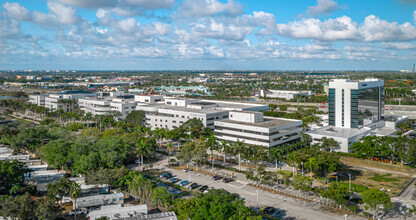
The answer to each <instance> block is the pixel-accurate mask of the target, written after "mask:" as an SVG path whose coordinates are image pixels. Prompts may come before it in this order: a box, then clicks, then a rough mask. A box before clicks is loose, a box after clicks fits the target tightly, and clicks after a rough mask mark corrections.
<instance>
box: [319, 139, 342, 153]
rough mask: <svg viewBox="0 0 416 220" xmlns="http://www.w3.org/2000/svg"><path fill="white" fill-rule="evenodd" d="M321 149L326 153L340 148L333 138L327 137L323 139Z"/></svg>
mask: <svg viewBox="0 0 416 220" xmlns="http://www.w3.org/2000/svg"><path fill="white" fill-rule="evenodd" d="M321 142H322V144H321V148H322V149H323V150H324V151H333V149H335V148H337V147H338V146H339V143H338V142H337V141H336V140H334V139H333V138H327V137H323V138H322V139H321Z"/></svg>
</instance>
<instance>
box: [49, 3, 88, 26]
mask: <svg viewBox="0 0 416 220" xmlns="http://www.w3.org/2000/svg"><path fill="white" fill-rule="evenodd" d="M47 5H48V9H49V11H50V12H51V13H52V14H51V16H53V17H54V18H56V19H57V20H58V22H59V23H61V24H76V23H78V22H80V21H81V18H80V17H79V16H78V15H77V10H76V9H74V8H72V7H68V6H65V5H63V4H60V3H57V2H48V3H47Z"/></svg>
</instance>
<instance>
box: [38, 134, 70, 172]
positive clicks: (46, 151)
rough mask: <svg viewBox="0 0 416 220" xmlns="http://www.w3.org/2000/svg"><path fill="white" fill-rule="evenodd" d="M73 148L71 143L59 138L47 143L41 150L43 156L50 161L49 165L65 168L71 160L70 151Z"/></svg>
mask: <svg viewBox="0 0 416 220" xmlns="http://www.w3.org/2000/svg"><path fill="white" fill-rule="evenodd" d="M70 150H71V143H69V142H68V141H66V140H63V139H58V140H53V141H50V142H49V143H47V144H46V145H45V146H44V147H43V148H42V149H41V150H40V153H41V156H42V158H43V159H44V160H46V161H47V162H48V165H50V166H52V167H55V168H58V169H62V170H63V169H64V168H65V167H66V166H67V164H68V163H69V162H71V161H70V159H71V158H69V157H68V156H69V154H68V152H69V151H70Z"/></svg>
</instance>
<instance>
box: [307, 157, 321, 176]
mask: <svg viewBox="0 0 416 220" xmlns="http://www.w3.org/2000/svg"><path fill="white" fill-rule="evenodd" d="M305 166H306V167H307V168H308V169H309V172H310V174H311V176H310V178H312V173H313V172H315V171H316V170H318V169H319V163H318V161H317V160H316V158H315V157H310V158H309V159H308V162H306V163H305Z"/></svg>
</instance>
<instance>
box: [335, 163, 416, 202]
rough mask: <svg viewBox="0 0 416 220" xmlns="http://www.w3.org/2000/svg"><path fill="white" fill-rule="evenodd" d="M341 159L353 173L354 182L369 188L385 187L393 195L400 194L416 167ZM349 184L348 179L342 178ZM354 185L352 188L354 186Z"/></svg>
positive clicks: (415, 171) (411, 177)
mask: <svg viewBox="0 0 416 220" xmlns="http://www.w3.org/2000/svg"><path fill="white" fill-rule="evenodd" d="M340 161H341V162H342V163H343V164H344V165H345V166H346V167H347V169H348V170H349V171H350V172H351V173H353V177H352V181H351V183H352V184H357V185H362V186H365V187H368V188H376V189H383V188H384V189H385V190H389V191H390V192H388V193H389V194H390V195H391V196H395V195H397V194H399V193H400V192H401V191H402V190H403V189H404V188H405V187H406V185H407V184H408V183H409V182H410V181H411V180H412V179H413V178H414V177H413V175H414V174H416V169H414V168H411V167H406V166H401V165H399V164H389V163H382V162H376V161H371V160H364V159H358V158H352V157H341V159H340ZM340 182H342V183H345V184H348V179H342V181H340ZM354 186H355V185H353V187H352V188H354Z"/></svg>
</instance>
